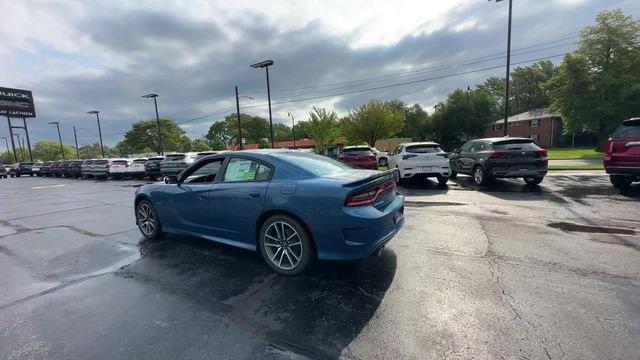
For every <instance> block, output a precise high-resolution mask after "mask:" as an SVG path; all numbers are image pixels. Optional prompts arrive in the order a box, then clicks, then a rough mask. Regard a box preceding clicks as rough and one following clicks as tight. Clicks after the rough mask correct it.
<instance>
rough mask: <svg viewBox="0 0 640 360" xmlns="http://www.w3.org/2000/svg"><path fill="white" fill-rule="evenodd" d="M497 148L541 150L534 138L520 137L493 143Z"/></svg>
mask: <svg viewBox="0 0 640 360" xmlns="http://www.w3.org/2000/svg"><path fill="white" fill-rule="evenodd" d="M493 148H494V149H495V150H531V151H533V150H540V148H539V147H538V145H536V144H535V143H534V142H533V140H527V139H518V140H508V141H500V142H496V143H494V144H493Z"/></svg>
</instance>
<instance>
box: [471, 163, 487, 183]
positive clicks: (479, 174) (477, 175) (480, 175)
mask: <svg viewBox="0 0 640 360" xmlns="http://www.w3.org/2000/svg"><path fill="white" fill-rule="evenodd" d="M473 180H474V181H475V182H476V184H478V185H480V184H482V182H483V180H484V172H483V171H482V168H481V167H480V166H478V167H476V169H475V170H474V171H473Z"/></svg>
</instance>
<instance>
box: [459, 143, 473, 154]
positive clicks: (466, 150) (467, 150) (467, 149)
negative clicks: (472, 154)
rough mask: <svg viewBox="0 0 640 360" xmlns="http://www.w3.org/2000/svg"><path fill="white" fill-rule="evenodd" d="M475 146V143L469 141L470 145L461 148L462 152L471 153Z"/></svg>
mask: <svg viewBox="0 0 640 360" xmlns="http://www.w3.org/2000/svg"><path fill="white" fill-rule="evenodd" d="M472 145H473V142H471V141H469V142H468V143H466V144H464V145H462V147H461V148H460V151H461V152H469V151H471V146H472Z"/></svg>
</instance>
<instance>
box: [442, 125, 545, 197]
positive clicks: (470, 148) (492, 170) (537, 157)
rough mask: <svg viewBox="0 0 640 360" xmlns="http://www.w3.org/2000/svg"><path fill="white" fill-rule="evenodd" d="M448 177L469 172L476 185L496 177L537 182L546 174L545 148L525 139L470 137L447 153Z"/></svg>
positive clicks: (529, 182) (483, 183) (531, 183)
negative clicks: (449, 170)
mask: <svg viewBox="0 0 640 360" xmlns="http://www.w3.org/2000/svg"><path fill="white" fill-rule="evenodd" d="M449 163H450V167H451V176H450V178H452V179H455V178H456V176H457V174H466V175H471V177H472V178H473V182H474V183H475V184H476V185H485V184H487V183H489V182H491V180H492V179H495V178H523V179H524V181H525V182H526V183H527V184H529V185H537V184H540V183H541V182H542V179H543V178H544V176H545V175H546V174H547V167H548V165H549V159H548V158H547V150H545V149H541V148H540V147H538V145H536V144H535V143H534V142H533V140H531V139H527V138H510V137H502V138H487V139H478V140H471V141H468V142H467V143H465V144H464V145H462V146H461V147H460V148H459V149H456V150H455V151H453V152H452V153H451V154H449Z"/></svg>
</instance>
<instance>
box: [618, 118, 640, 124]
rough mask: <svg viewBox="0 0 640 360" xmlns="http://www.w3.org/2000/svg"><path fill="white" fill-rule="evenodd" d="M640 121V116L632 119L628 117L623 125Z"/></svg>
mask: <svg viewBox="0 0 640 360" xmlns="http://www.w3.org/2000/svg"><path fill="white" fill-rule="evenodd" d="M639 123H640V117H635V118H631V119H627V120H625V121H623V122H622V124H623V125H628V124H634V125H636V124H639Z"/></svg>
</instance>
